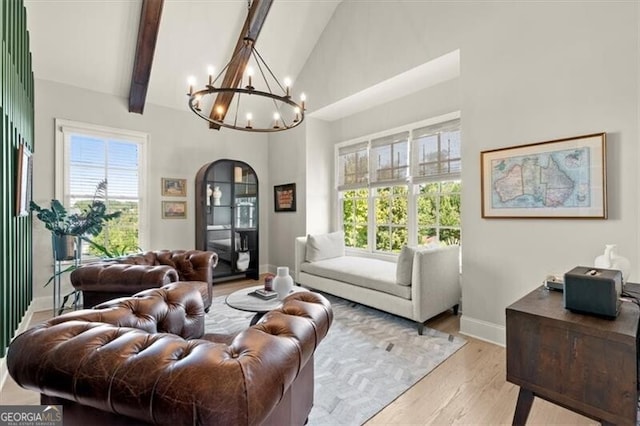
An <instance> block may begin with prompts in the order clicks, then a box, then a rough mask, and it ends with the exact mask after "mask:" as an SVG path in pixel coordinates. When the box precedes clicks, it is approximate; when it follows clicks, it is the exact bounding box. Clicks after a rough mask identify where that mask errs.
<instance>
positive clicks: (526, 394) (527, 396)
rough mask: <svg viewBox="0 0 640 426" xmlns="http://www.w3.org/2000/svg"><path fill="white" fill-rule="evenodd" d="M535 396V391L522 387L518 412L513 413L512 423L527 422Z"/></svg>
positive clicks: (517, 405) (520, 423)
mask: <svg viewBox="0 0 640 426" xmlns="http://www.w3.org/2000/svg"><path fill="white" fill-rule="evenodd" d="M533 397H534V395H533V392H531V391H530V390H528V389H524V388H520V393H518V402H517V403H516V412H515V413H513V422H511V424H512V425H524V424H526V423H527V417H529V411H531V405H532V404H533Z"/></svg>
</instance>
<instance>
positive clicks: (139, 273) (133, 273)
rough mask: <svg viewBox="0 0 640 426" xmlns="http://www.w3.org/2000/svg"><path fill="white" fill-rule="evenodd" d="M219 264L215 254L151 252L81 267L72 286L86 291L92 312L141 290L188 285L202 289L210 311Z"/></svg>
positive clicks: (206, 307) (84, 293)
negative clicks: (169, 285) (171, 285)
mask: <svg viewBox="0 0 640 426" xmlns="http://www.w3.org/2000/svg"><path fill="white" fill-rule="evenodd" d="M217 264H218V255H217V254H216V253H214V252H212V251H200V250H156V251H149V252H146V253H142V254H134V255H131V256H124V257H121V258H117V259H109V260H103V261H99V262H92V263H88V264H86V265H84V266H81V267H80V268H78V269H76V270H75V271H73V272H72V273H71V285H73V287H74V288H75V289H76V290H80V291H82V298H83V302H84V307H85V308H90V307H93V306H96V305H98V304H99V303H102V302H106V301H107V300H112V299H115V298H117V297H125V296H131V295H132V294H135V293H137V292H139V291H141V290H146V289H149V288H158V287H161V286H163V285H165V284H169V283H172V282H176V281H188V282H190V283H191V285H193V286H195V287H197V288H198V290H199V291H200V293H201V294H202V300H203V301H204V307H205V311H208V310H209V307H210V306H211V300H212V297H213V295H212V293H213V289H212V286H213V268H215V267H216V265H217Z"/></svg>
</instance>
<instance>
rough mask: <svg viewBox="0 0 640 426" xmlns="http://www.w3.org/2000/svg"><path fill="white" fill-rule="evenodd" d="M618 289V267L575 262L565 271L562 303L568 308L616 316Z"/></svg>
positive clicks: (620, 286)
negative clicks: (574, 264)
mask: <svg viewBox="0 0 640 426" xmlns="http://www.w3.org/2000/svg"><path fill="white" fill-rule="evenodd" d="M621 293H622V272H620V271H618V270H615V269H602V268H593V267H590V266H576V267H575V268H573V269H572V270H570V271H569V272H567V273H565V274H564V307H565V308H566V309H569V310H571V311H575V312H580V313H586V314H593V315H598V316H603V317H608V318H615V317H617V316H618V313H619V311H620V303H621V302H620V294H621Z"/></svg>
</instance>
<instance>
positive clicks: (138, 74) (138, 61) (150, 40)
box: [129, 0, 164, 114]
mask: <svg viewBox="0 0 640 426" xmlns="http://www.w3.org/2000/svg"><path fill="white" fill-rule="evenodd" d="M163 5H164V0H142V11H141V13H140V26H139V27H138V42H137V44H136V56H135V62H134V64H133V73H132V74H131V88H130V89H129V112H135V113H138V114H142V112H143V111H144V103H145V100H146V99H147V89H148V87H149V78H150V77H151V66H152V65H153V53H154V52H155V50H156V41H157V40H158V29H159V28H160V17H161V16H162V6H163Z"/></svg>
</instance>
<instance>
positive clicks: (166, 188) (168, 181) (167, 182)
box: [162, 178, 187, 197]
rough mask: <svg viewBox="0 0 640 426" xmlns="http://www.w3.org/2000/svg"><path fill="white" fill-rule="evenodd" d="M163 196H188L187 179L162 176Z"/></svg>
mask: <svg viewBox="0 0 640 426" xmlns="http://www.w3.org/2000/svg"><path fill="white" fill-rule="evenodd" d="M162 196H164V197H186V196H187V180H186V179H176V178H162Z"/></svg>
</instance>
